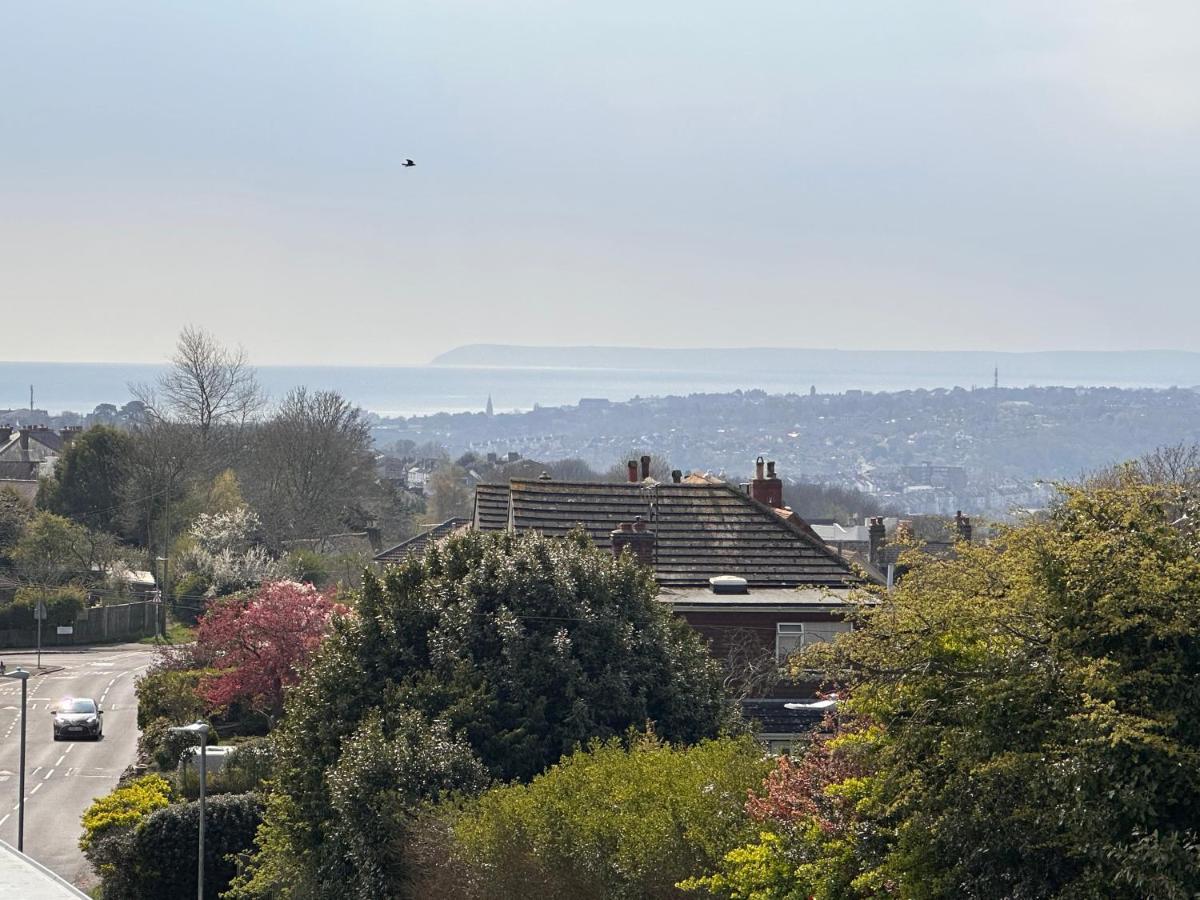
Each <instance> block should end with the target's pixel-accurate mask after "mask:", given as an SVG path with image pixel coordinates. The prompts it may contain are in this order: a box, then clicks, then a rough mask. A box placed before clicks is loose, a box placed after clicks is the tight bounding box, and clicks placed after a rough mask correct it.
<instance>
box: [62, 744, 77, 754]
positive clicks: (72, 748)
mask: <svg viewBox="0 0 1200 900" xmlns="http://www.w3.org/2000/svg"><path fill="white" fill-rule="evenodd" d="M74 749H75V745H74V744H72V745H71V746H70V747H68V748H67V749H66V750H64V751H63V756H66V755H67V754H68V753H70V752H71V751H72V750H74Z"/></svg>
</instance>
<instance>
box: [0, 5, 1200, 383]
mask: <svg viewBox="0 0 1200 900" xmlns="http://www.w3.org/2000/svg"><path fill="white" fill-rule="evenodd" d="M406 156H411V157H413V158H414V159H415V160H416V161H417V163H418V165H417V167H416V168H413V169H401V168H400V167H399V163H400V162H401V161H402V159H403V158H404V157H406ZM1198 169H1200V4H1197V3H1195V2H1194V0H1192V2H1150V0H1136V2H1132V0H1131V2H1106V0H1053V2H1049V3H1048V2H1046V0H1040V2H1028V3H1026V2H1005V0H992V2H963V0H945V2H940V3H935V2H919V0H904V2H900V0H895V2H882V0H878V2H873V3H864V2H853V0H823V2H815V0H778V2H765V0H764V2H753V0H751V2H744V3H730V2H728V0H723V2H720V3H716V2H702V0H680V2H674V0H638V2H624V0H603V2H583V0H575V2H565V0H562V2H555V0H429V2H418V0H407V2H398V0H378V2H346V0H339V2H336V3H334V2H325V3H314V2H308V0H280V2H275V3H261V2H251V0H230V2H221V0H204V2H187V3H177V2H169V0H157V2H123V0H106V2H104V3H97V2H94V0H80V2H54V0H36V2H30V3H18V2H12V3H6V4H4V5H3V8H2V10H0V305H2V307H0V308H2V309H3V314H2V315H0V339H2V340H0V348H2V349H0V358H3V359H10V360H22V359H46V360H56V359H57V360H72V359H78V360H129V361H157V360H159V359H161V358H162V357H163V356H165V355H166V353H167V352H168V350H169V348H170V345H171V344H172V343H173V339H174V335H175V333H176V332H177V331H178V329H179V327H180V326H181V325H182V324H185V323H189V322H190V323H195V324H199V325H203V326H205V327H207V328H209V329H211V330H213V331H214V332H215V333H217V334H218V335H219V336H221V337H223V338H225V339H226V340H228V341H230V342H231V343H233V342H241V343H242V344H244V345H245V346H246V348H247V349H248V350H249V351H250V353H251V355H252V357H253V359H254V360H255V361H256V362H259V363H282V362H300V363H302V362H312V363H352V362H370V363H401V364H403V363H420V362H424V361H426V360H428V359H429V358H430V357H432V356H433V355H434V354H436V353H438V352H441V351H442V350H445V349H449V348H450V347H453V346H456V345H458V344H462V343H469V342H505V343H544V344H555V343H566V344H578V343H613V344H629V345H658V346H689V345H692V346H694V345H702V346H711V345H725V346H736V345H763V344H771V345H777V346H813V347H816V346H819V347H843V348H871V347H880V348H882V347H889V348H929V349H937V348H955V349H965V348H1001V349H1014V350H1019V349H1026V350H1027V349H1058V348H1091V349H1122V348H1153V347H1170V348H1178V349H1200V342H1198V341H1197V340H1196V335H1197V333H1198V332H1200V303H1198V302H1197V300H1196V296H1195V295H1196V293H1197V286H1198V285H1200V249H1198V247H1197V240H1198V233H1200V228H1198V225H1200V221H1198V216H1197V213H1198V212H1200V208H1198V207H1200V179H1198V178H1197V175H1198V174H1200V172H1198Z"/></svg>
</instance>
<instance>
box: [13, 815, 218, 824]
mask: <svg viewBox="0 0 1200 900" xmlns="http://www.w3.org/2000/svg"><path fill="white" fill-rule="evenodd" d="M11 815H12V813H5V814H4V818H3V819H0V825H3V824H4V823H5V822H7V821H8V817H9V816H11ZM205 818H208V817H207V816H205Z"/></svg>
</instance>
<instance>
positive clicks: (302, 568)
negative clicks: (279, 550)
mask: <svg viewBox="0 0 1200 900" xmlns="http://www.w3.org/2000/svg"><path fill="white" fill-rule="evenodd" d="M283 570H284V571H285V572H286V573H287V575H288V577H289V578H294V579H295V580H296V581H299V582H302V583H305V584H311V585H314V586H315V587H319V588H320V587H325V586H326V585H327V584H329V581H330V575H329V560H328V559H326V558H325V557H324V556H322V555H321V554H320V553H317V552H316V551H315V550H309V549H308V548H306V547H302V548H300V549H299V550H293V551H292V552H291V553H289V554H288V555H287V556H286V557H285V558H284V562H283Z"/></svg>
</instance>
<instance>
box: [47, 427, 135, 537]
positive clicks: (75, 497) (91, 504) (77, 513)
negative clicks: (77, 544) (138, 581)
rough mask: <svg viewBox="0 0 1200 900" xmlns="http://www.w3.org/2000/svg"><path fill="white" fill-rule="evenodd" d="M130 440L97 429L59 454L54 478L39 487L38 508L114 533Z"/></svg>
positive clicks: (110, 430)
mask: <svg viewBox="0 0 1200 900" xmlns="http://www.w3.org/2000/svg"><path fill="white" fill-rule="evenodd" d="M132 451H133V439H132V438H131V437H130V436H129V435H128V434H127V433H126V432H123V431H118V430H117V429H115V428H109V427H106V426H104V425H97V426H95V427H93V428H89V429H88V430H87V431H85V432H84V433H83V434H81V435H79V437H77V438H76V439H75V440H74V441H73V442H72V443H71V444H69V445H68V446H67V448H66V449H65V450H63V452H62V455H61V456H60V457H59V458H58V462H56V463H55V466H54V478H53V479H52V480H51V481H49V482H46V483H44V484H43V485H42V490H41V491H39V496H38V505H39V506H42V507H44V508H46V509H49V510H50V511H52V512H56V513H58V514H59V515H63V516H66V517H68V518H70V519H74V520H75V521H77V522H81V523H82V524H84V525H87V526H88V527H91V528H97V529H100V530H102V531H114V530H115V528H116V523H117V521H118V519H119V516H120V512H121V506H122V491H123V488H124V485H125V480H126V478H128V475H129V464H130V459H131V455H132Z"/></svg>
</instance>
